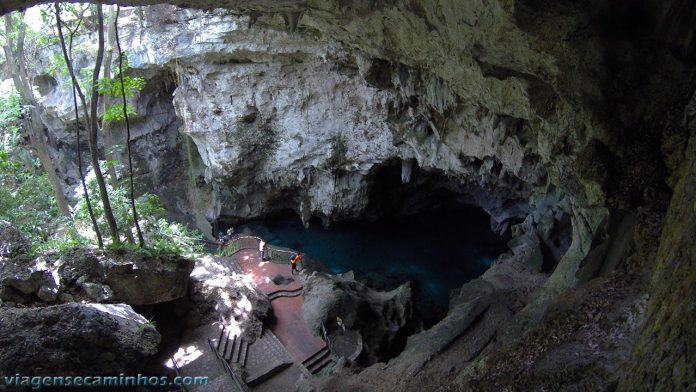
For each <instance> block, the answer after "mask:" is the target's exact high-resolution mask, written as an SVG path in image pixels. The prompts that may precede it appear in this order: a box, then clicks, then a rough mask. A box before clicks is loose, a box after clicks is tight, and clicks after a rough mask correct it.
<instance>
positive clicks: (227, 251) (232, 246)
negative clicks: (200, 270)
mask: <svg viewBox="0 0 696 392" xmlns="http://www.w3.org/2000/svg"><path fill="white" fill-rule="evenodd" d="M240 247H241V245H240V243H239V242H238V241H230V242H228V243H227V245H225V246H223V247H221V248H220V249H218V251H217V254H218V256H221V257H228V256H231V255H232V254H233V253H234V252H236V251H238V250H239V249H240Z"/></svg>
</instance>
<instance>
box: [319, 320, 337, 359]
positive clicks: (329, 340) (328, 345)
mask: <svg viewBox="0 0 696 392" xmlns="http://www.w3.org/2000/svg"><path fill="white" fill-rule="evenodd" d="M321 337H322V338H323V339H324V342H326V348H328V349H329V353H331V355H333V356H334V357H336V352H334V350H333V346H332V345H331V339H329V335H328V334H327V333H326V328H324V323H321Z"/></svg>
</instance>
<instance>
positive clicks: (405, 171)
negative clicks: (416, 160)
mask: <svg viewBox="0 0 696 392" xmlns="http://www.w3.org/2000/svg"><path fill="white" fill-rule="evenodd" d="M412 172H413V159H406V160H403V161H401V182H403V183H404V184H408V183H409V182H411V173H412Z"/></svg>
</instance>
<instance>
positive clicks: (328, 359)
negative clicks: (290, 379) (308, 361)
mask: <svg viewBox="0 0 696 392" xmlns="http://www.w3.org/2000/svg"><path fill="white" fill-rule="evenodd" d="M333 363H334V360H333V358H332V357H331V356H330V355H329V356H326V357H324V358H323V359H322V360H321V361H319V362H316V363H314V364H313V365H312V366H311V367H309V368H307V370H309V372H310V373H312V374H317V373H319V372H320V371H321V370H322V369H324V368H325V367H327V366H329V365H331V364H333Z"/></svg>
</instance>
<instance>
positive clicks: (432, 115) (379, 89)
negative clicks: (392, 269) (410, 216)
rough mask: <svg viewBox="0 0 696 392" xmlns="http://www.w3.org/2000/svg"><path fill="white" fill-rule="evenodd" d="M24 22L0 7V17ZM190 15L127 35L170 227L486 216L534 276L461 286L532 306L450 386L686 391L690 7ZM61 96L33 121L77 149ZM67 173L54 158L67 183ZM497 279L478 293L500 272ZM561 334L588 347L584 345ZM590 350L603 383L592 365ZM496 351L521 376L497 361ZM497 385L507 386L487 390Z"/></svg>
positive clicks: (268, 10) (51, 90)
mask: <svg viewBox="0 0 696 392" xmlns="http://www.w3.org/2000/svg"><path fill="white" fill-rule="evenodd" d="M34 3H36V1H34V0H23V1H22V0H12V1H8V2H4V3H3V5H2V6H0V12H7V11H9V10H13V9H17V8H18V7H21V6H23V5H28V4H34ZM125 3H128V4H139V5H140V4H147V3H151V2H150V1H147V0H131V1H127V2H125ZM174 3H175V4H184V3H185V4H186V5H191V4H190V3H189V2H179V1H174ZM217 5H219V6H225V7H227V8H228V9H224V10H220V9H214V10H211V7H214V6H217ZM197 6H199V7H201V8H204V9H208V10H209V11H207V12H202V11H192V10H188V9H179V8H175V7H172V6H156V7H153V8H145V9H142V10H140V9H139V10H137V11H131V12H130V15H128V16H127V17H124V21H123V24H124V29H123V32H124V36H123V43H124V44H125V46H127V47H129V48H130V52H129V58H130V60H131V66H132V67H133V69H132V70H131V72H133V73H134V74H138V75H143V76H144V77H146V79H147V80H148V85H147V86H146V88H145V90H143V92H141V94H140V96H138V97H136V98H134V101H135V103H136V104H137V107H138V111H139V114H140V115H141V116H140V120H139V121H137V124H136V125H135V130H134V140H133V145H134V147H135V154H136V163H137V171H138V175H139V177H140V178H141V179H142V181H143V184H146V185H145V186H150V187H151V188H152V187H156V188H157V189H158V192H159V193H160V194H161V196H162V198H163V200H164V201H165V203H166V204H167V208H168V210H169V211H170V213H171V214H172V215H174V216H176V217H178V218H179V219H183V220H187V221H188V222H191V223H193V224H195V225H197V226H198V227H199V228H201V229H203V231H205V232H206V233H207V234H209V235H212V226H213V225H214V224H215V222H216V221H217V220H235V219H246V218H251V217H258V216H263V215H264V214H268V213H272V212H277V211H282V210H287V209H290V210H293V211H295V212H296V213H297V214H298V215H299V216H300V217H301V218H302V219H303V221H304V222H308V221H309V220H310V218H311V217H319V218H321V219H322V220H323V221H324V223H325V224H330V222H331V221H334V220H340V219H348V218H357V217H364V216H366V215H370V214H374V213H375V211H378V210H380V208H375V206H374V205H372V203H374V202H375V198H376V199H379V197H384V195H380V194H381V193H383V192H385V193H386V194H387V195H392V194H396V195H402V196H401V197H403V199H408V200H407V201H408V203H406V202H404V203H403V205H401V204H400V203H394V206H393V210H391V211H389V213H399V212H404V211H403V210H404V208H403V206H406V205H409V206H422V205H427V199H428V195H430V194H434V193H435V192H437V191H439V190H446V191H448V192H449V193H450V194H452V195H454V196H452V197H453V198H455V199H456V200H457V201H460V202H468V203H473V204H476V205H479V206H481V207H482V208H484V209H485V210H486V211H487V212H488V213H489V214H490V215H491V227H492V228H493V229H494V230H496V231H498V232H503V231H506V230H510V231H511V232H512V233H513V236H514V237H515V239H514V241H513V242H512V243H511V247H512V253H511V254H510V255H507V256H506V258H510V259H515V258H518V259H524V260H526V261H525V263H523V264H525V265H526V266H525V268H531V271H533V273H527V272H523V271H517V272H515V273H513V271H508V270H505V271H504V273H502V274H501V275H499V276H497V277H494V276H492V275H488V276H487V277H486V278H481V280H478V281H476V283H472V286H470V287H474V286H476V287H478V288H477V289H476V291H477V292H478V291H479V290H480V292H481V294H480V295H481V296H482V297H486V298H489V295H491V293H495V292H496V290H499V289H501V287H516V288H524V290H523V291H527V290H528V291H529V293H528V295H527V294H525V295H519V293H516V294H515V296H514V298H515V302H514V303H513V304H510V303H498V302H495V303H494V304H491V303H488V304H489V305H490V306H489V307H488V308H487V309H491V310H490V312H491V314H495V315H496V316H495V318H493V319H497V317H500V319H505V320H508V319H509V321H510V322H509V324H510V329H509V330H507V331H500V342H497V341H496V344H492V345H486V347H485V349H484V351H483V353H482V354H481V357H480V358H478V359H475V360H476V364H475V365H476V366H473V367H469V368H468V370H466V371H464V372H462V373H461V374H460V375H458V376H457V377H456V383H454V384H452V385H453V386H452V387H451V388H455V389H456V388H460V387H465V386H468V387H471V388H476V387H491V388H499V389H505V388H508V389H515V388H518V389H519V388H522V389H524V388H537V389H556V388H561V387H563V386H566V387H568V388H576V389H583V388H584V389H591V388H593V389H611V388H614V387H615V386H616V385H618V386H619V387H620V388H623V389H625V390H631V389H633V388H632V387H634V386H637V385H636V384H637V383H639V382H645V383H647V384H648V385H649V387H648V388H657V389H659V388H663V389H680V388H681V389H688V388H689V386H690V385H691V384H693V380H694V377H693V371H690V368H689V367H688V364H689V361H688V357H687V356H686V354H684V355H682V354H681V353H687V352H692V351H693V341H694V339H689V337H690V336H692V335H690V334H689V332H688V330H687V329H688V328H687V327H688V325H689V322H688V321H689V320H690V318H689V317H688V316H689V315H691V314H692V313H693V312H690V310H689V309H693V303H694V301H693V299H692V298H691V297H689V295H688V294H689V293H690V291H689V287H693V285H691V286H690V285H689V282H691V281H690V279H691V278H690V277H693V275H694V267H693V265H691V264H692V263H689V261H690V260H691V259H692V258H693V246H692V244H691V243H690V242H689V238H692V237H693V235H692V236H691V237H689V235H688V234H689V233H691V232H692V231H693V230H692V229H693V225H692V223H693V217H694V216H695V215H696V209H695V207H694V205H693V192H692V188H693V183H692V182H693V181H692V178H693V175H691V174H692V173H693V156H694V151H693V148H692V147H693V145H694V143H693V140H692V139H693V133H694V126H693V124H694V121H693V117H694V116H693V113H694V103H693V99H692V96H693V93H694V90H696V79H695V77H694V74H693V64H694V56H695V53H696V44H695V43H694V42H696V40H694V38H693V37H694V36H696V27H695V26H696V23H694V20H696V7H694V5H693V4H692V3H691V2H689V1H687V0H668V1H658V0H647V1H644V2H603V1H598V0H591V1H584V2H571V1H560V2H559V1H552V0H518V1H505V0H495V1H488V2H462V1H458V0H445V1H426V0H422V1H421V0H417V1H409V2H404V1H388V2H374V1H362V0H349V1H344V0H332V1H327V2H323V1H322V2H316V1H305V0H287V1H271V0H246V1H244V0H239V1H231V0H228V1H222V2H215V3H214V4H213V2H207V1H205V2H200V3H198V4H197ZM51 78H53V76H51V75H47V77H46V78H44V79H43V80H48V81H50V80H51ZM54 80H55V79H54ZM66 86H67V85H66V84H65V81H64V80H55V83H47V84H46V86H44V87H46V88H42V89H40V90H41V91H42V92H43V94H42V95H43V100H42V101H41V102H42V104H43V105H45V106H46V108H47V111H46V113H48V114H47V116H46V118H44V119H42V120H43V121H44V123H45V124H46V126H47V128H48V130H49V132H51V134H52V135H56V136H55V137H56V138H57V140H58V142H57V143H58V144H60V145H61V146H68V145H73V144H74V143H72V140H71V136H70V135H71V132H70V131H69V126H70V124H71V120H70V118H69V110H68V107H67V106H65V105H66V104H65V102H69V100H67V99H64V97H65V94H66V92H67V91H68V89H67V87H66ZM690 100H691V104H689V102H690ZM685 109H686V110H685ZM118 132H120V131H117V132H116V133H117V136H116V137H120V138H121V139H120V140H122V139H123V136H122V134H121V136H118V134H119V133H118ZM690 139H691V144H689V140H690ZM687 146H689V147H687ZM54 147H56V146H54ZM70 154H71V150H70V149H69V148H61V149H58V148H56V150H55V151H54V155H56V157H55V158H56V159H57V160H58V161H59V162H61V165H60V168H59V171H60V175H61V177H62V178H63V179H65V180H66V182H68V183H71V182H74V181H75V178H76V176H75V174H74V173H75V167H74V164H72V166H71V164H70V163H69V162H73V161H74V160H73V159H72V157H71V156H70ZM386 190H391V192H393V193H388V192H386ZM414 190H417V192H411V191H414ZM401 197H400V199H401ZM409 198H410V199H409ZM377 202H379V200H377ZM378 204H379V203H378ZM382 204H386V203H382ZM412 208H416V207H411V209H412ZM399 210H401V211H399ZM10 253H12V252H10ZM500 265H501V266H500V267H495V268H494V269H492V271H493V272H491V274H493V273H494V272H496V271H498V272H500V269H504V268H511V267H509V265H516V264H508V263H502V264H500ZM505 265H508V267H503V266H505ZM530 266H531V267H530ZM539 269H541V271H542V272H543V274H544V275H545V276H547V279H543V283H542V282H541V280H542V279H541V275H537V271H539ZM617 270H618V271H617ZM653 274H654V276H652V275H653ZM488 278H491V279H494V281H495V282H497V283H496V284H494V283H491V282H490V281H487V279H488ZM537 278H539V280H537ZM29 280H31V279H29ZM32 282H33V281H32ZM532 282H533V284H532ZM588 282H589V283H588ZM34 283H35V282H34ZM34 283H32V286H31V287H30V288H31V291H32V292H34V290H35V289H37V286H36V284H34ZM537 284H540V286H539V287H538V289H536V290H533V291H532V289H533V288H536V287H537ZM10 286H11V287H13V288H12V290H15V292H12V293H11V294H12V295H15V294H16V295H19V296H20V297H21V294H19V293H24V292H23V291H22V290H21V289H19V288H17V287H16V286H12V285H9V284H8V285H6V286H5V287H10ZM479 286H480V287H479ZM578 286H579V287H578ZM674 287H677V289H676V290H675V289H674ZM30 288H29V287H27V288H26V290H27V291H30V290H29V289H30ZM493 288H495V290H494V289H493ZM92 289H94V290H93V291H94V292H95V293H97V292H99V289H100V288H99V287H92ZM48 291H49V292H44V294H45V295H48V298H50V289H48ZM467 291H468V290H467V289H466V288H465V289H464V290H463V291H462V292H460V294H459V295H460V296H461V295H462V293H466V292H467ZM648 293H649V294H650V301H649V305H648V306H647V310H645V309H644V303H645V295H647V294H648ZM8 295H9V294H8ZM467 298H468V299H467V300H462V301H463V302H461V303H459V305H458V306H459V310H456V309H457V307H458V306H454V308H453V310H455V313H451V315H454V316H456V317H458V319H457V320H455V322H454V325H456V328H457V333H464V334H466V333H469V332H472V331H473V330H468V325H469V324H472V322H473V320H472V317H473V318H475V316H474V314H482V312H483V310H481V309H483V308H486V305H481V302H480V301H473V300H469V299H471V298H475V297H471V298H469V297H467ZM472 301H473V302H472ZM477 304H479V305H477ZM571 305H572V307H571ZM522 306H523V307H522ZM574 308H576V309H583V310H586V311H587V312H586V313H585V314H582V315H575V314H574V313H573V309H574ZM507 311H509V312H510V313H506V312H507ZM513 313H514V315H513ZM570 315H573V316H577V317H569V316H570ZM617 315H622V316H617ZM454 316H452V317H454ZM624 316H625V317H624ZM644 317H645V318H644ZM484 318H485V317H484ZM627 319H630V320H628V321H626V320H627ZM449 321H452V318H450V319H449ZM487 322H490V320H489V321H487ZM638 324H640V328H639V329H637V327H636V326H637V325H638ZM472 325H473V324H472ZM446 327H447V324H442V325H441V326H440V327H439V328H440V330H442V329H445V328H446ZM435 328H438V327H435ZM576 328H583V331H589V332H587V334H585V335H582V336H579V337H577V336H575V335H573V334H571V333H570V332H569V331H573V330H574V329H576ZM437 331H438V330H437V329H434V332H433V333H436V332H437ZM467 331H468V332H467ZM612 331H613V332H612ZM636 331H639V332H636ZM654 331H657V332H655V333H653V332H654ZM614 332H616V334H618V335H621V336H620V338H617V336H618V335H616V336H615V335H613V333H614ZM472 333H473V332H472ZM496 334H497V332H496ZM525 334H526V335H525ZM636 334H637V335H636ZM454 335H456V334H454ZM460 336H464V335H461V334H460ZM517 336H528V337H529V339H527V340H524V341H520V340H516V339H517ZM549 336H551V338H548V337H549ZM636 336H638V338H637V339H638V340H637V343H636V345H635V349H634V350H633V351H632V352H631V347H633V346H632V344H633V341H634V339H635V337H636ZM451 337H452V336H448V337H447V339H450V338H451ZM418 339H419V338H416V337H414V338H413V339H412V342H416V341H417V340H418ZM443 341H444V340H443ZM498 343H499V344H498ZM600 343H601V344H604V343H606V344H608V345H609V346H610V347H611V348H608V349H606V350H607V351H609V352H611V353H612V354H611V355H610V356H608V357H605V359H606V358H609V357H611V358H612V359H613V360H616V363H615V364H613V365H611V366H609V365H608V364H607V362H605V361H604V360H602V356H601V355H600V354H598V353H601V350H600V349H597V348H596V347H600V346H597V345H598V344H600ZM443 347H444V346H443ZM443 347H433V350H432V353H428V355H426V356H431V354H432V355H434V354H436V353H437V352H443V351H442V350H443ZM569 347H570V348H573V347H580V348H582V350H579V351H578V352H582V353H583V355H582V358H581V359H582V361H580V360H578V361H576V362H572V364H571V365H569V367H568V368H566V369H565V370H564V369H559V368H558V367H555V366H554V364H555V363H556V361H558V358H561V359H564V358H567V356H565V355H566V354H567V353H568V352H570V351H571V350H570V348H569ZM601 347H604V346H601ZM469 348H471V347H469ZM469 348H467V350H468V349H469ZM566 349H567V350H566ZM564 350H565V351H564ZM445 351H446V350H445ZM406 352H407V353H412V352H413V350H408V349H407V351H406ZM496 353H497V354H496ZM530 353H531V354H530ZM505 355H507V356H508V357H509V358H514V359H515V361H517V362H515V363H512V364H511V366H510V367H506V366H502V365H501V366H498V363H497V362H496V360H497V359H500V358H504V357H505ZM445 356H446V354H445ZM472 359H473V357H472ZM395 361H397V362H395V363H398V360H397V359H395ZM419 361H421V362H423V361H422V360H420V359H419ZM629 361H630V363H629ZM421 365H422V364H418V365H417V366H416V367H414V368H411V367H407V368H408V369H417V368H420V367H421ZM595 365H596V366H595ZM390 366H391V365H390ZM426 367H427V364H426ZM617 369H618V370H617ZM626 369H627V370H626ZM673 369H674V370H673ZM425 372H426V373H427V372H428V370H427V369H426V370H425ZM510 372H516V373H514V374H516V375H517V374H519V375H520V376H519V377H517V378H516V379H508V378H505V377H503V375H505V374H510ZM535 372H536V373H535ZM621 372H626V374H625V376H624V377H621V378H620V377H618V375H619V374H620V373H621ZM598 374H599V375H600V376H597V375H598ZM535 375H536V376H535ZM539 375H541V376H539ZM559 379H560V380H561V381H563V380H566V381H567V384H563V382H561V383H560V384H554V381H553V380H559ZM549 380H551V381H549ZM576 380H580V381H578V382H577V383H575V381H576ZM452 381H453V382H454V381H455V378H453V379H452ZM432 382H433V383H436V382H437V381H432ZM547 382H548V383H547ZM373 383H374V380H373ZM690 383H691V384H690ZM641 385H642V384H641Z"/></svg>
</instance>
